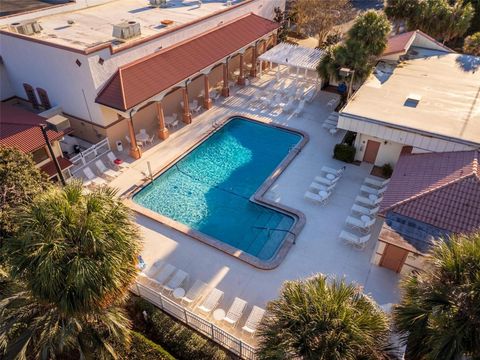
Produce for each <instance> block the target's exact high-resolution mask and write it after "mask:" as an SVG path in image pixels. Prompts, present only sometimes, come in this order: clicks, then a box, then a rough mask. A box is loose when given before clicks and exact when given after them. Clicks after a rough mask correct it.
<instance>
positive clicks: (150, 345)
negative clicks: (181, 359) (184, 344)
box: [118, 331, 175, 360]
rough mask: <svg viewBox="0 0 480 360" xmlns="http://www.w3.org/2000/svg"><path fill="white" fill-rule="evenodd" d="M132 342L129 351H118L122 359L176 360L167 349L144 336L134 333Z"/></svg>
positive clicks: (132, 333)
mask: <svg viewBox="0 0 480 360" xmlns="http://www.w3.org/2000/svg"><path fill="white" fill-rule="evenodd" d="M131 335H132V342H131V344H130V347H129V348H128V349H123V350H120V351H118V352H119V354H120V355H121V356H120V358H121V359H129V360H150V359H152V360H175V358H174V357H173V356H172V355H170V354H169V353H168V352H167V351H166V350H165V349H163V348H162V347H161V346H160V345H158V344H155V343H154V342H153V341H151V340H149V339H147V338H146V337H145V336H143V335H142V334H140V333H138V332H136V331H132V332H131Z"/></svg>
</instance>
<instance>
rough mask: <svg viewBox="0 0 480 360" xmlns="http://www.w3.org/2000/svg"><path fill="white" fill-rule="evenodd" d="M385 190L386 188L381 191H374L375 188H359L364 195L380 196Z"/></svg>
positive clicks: (365, 186) (363, 186)
mask: <svg viewBox="0 0 480 360" xmlns="http://www.w3.org/2000/svg"><path fill="white" fill-rule="evenodd" d="M386 190H387V188H386V187H384V188H381V189H375V188H372V187H370V186H367V185H362V186H360V191H362V192H364V193H367V194H373V195H377V196H380V195H382V194H383V193H384V192H385V191H386Z"/></svg>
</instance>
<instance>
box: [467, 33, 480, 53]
mask: <svg viewBox="0 0 480 360" xmlns="http://www.w3.org/2000/svg"><path fill="white" fill-rule="evenodd" d="M463 51H464V52H465V53H466V54H471V55H475V56H480V32H476V33H475V34H472V35H470V36H467V38H466V39H465V43H464V44H463Z"/></svg>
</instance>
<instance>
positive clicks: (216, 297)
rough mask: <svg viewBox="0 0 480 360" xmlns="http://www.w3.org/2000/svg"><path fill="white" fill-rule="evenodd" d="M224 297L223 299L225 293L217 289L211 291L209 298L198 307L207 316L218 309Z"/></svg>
mask: <svg viewBox="0 0 480 360" xmlns="http://www.w3.org/2000/svg"><path fill="white" fill-rule="evenodd" d="M222 297H223V291H221V290H218V289H217V288H214V289H213V290H212V291H210V293H209V294H208V295H207V297H206V298H205V299H204V300H203V301H202V304H201V305H199V306H198V310H200V311H202V312H204V313H207V314H208V313H210V312H211V311H213V310H214V309H215V308H216V307H217V305H218V303H219V302H220V300H221V299H222Z"/></svg>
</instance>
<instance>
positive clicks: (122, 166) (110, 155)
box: [107, 151, 128, 170]
mask: <svg viewBox="0 0 480 360" xmlns="http://www.w3.org/2000/svg"><path fill="white" fill-rule="evenodd" d="M107 158H108V160H110V163H111V164H112V165H115V166H116V167H118V168H120V169H121V170H124V169H127V168H128V164H126V163H125V162H121V163H120V164H117V163H116V162H115V161H116V160H117V157H116V156H115V154H114V153H113V152H111V151H109V152H108V153H107Z"/></svg>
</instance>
